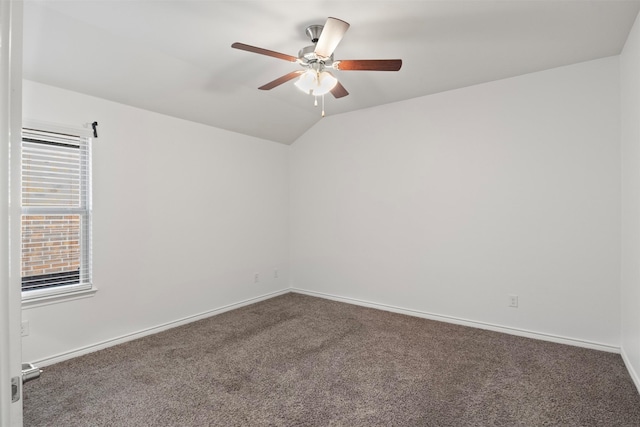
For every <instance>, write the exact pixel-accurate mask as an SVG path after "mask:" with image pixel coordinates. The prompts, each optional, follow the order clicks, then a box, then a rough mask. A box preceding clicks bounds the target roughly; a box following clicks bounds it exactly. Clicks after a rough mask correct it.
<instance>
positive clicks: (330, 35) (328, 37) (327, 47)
mask: <svg viewBox="0 0 640 427" xmlns="http://www.w3.org/2000/svg"><path fill="white" fill-rule="evenodd" d="M348 29H349V24H348V23H346V22H344V21H342V20H340V19H337V18H328V19H327V22H326V23H325V24H324V28H323V29H322V33H320V38H319V39H318V43H317V44H316V49H315V53H316V55H318V56H321V57H324V58H329V57H330V56H331V55H332V54H333V51H334V50H336V46H338V43H340V40H342V37H344V33H346V32H347V30H348Z"/></svg>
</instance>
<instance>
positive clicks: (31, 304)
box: [22, 286, 98, 310]
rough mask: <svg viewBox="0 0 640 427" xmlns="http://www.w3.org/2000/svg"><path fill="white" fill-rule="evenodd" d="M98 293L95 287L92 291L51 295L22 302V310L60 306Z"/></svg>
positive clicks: (85, 290) (84, 290)
mask: <svg viewBox="0 0 640 427" xmlns="http://www.w3.org/2000/svg"><path fill="white" fill-rule="evenodd" d="M96 292H98V289H97V288H96V287H95V286H94V287H92V288H91V289H83V290H80V291H73V292H65V293H62V294H52V295H51V294H50V295H42V296H38V297H33V298H29V299H23V300H22V309H23V310H24V309H29V308H36V307H42V306H44V305H50V304H58V303H61V302H67V301H73V300H78V299H84V298H90V297H92V296H94V295H95V293H96Z"/></svg>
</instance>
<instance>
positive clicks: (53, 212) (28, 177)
mask: <svg viewBox="0 0 640 427" xmlns="http://www.w3.org/2000/svg"><path fill="white" fill-rule="evenodd" d="M90 166H91V149H90V138H85V137H80V136H77V135H65V134H59V133H53V132H46V131H40V130H34V129H23V132H22V291H23V299H28V298H32V297H38V296H43V295H49V294H58V293H64V292H69V291H76V290H81V289H88V288H91V286H92V285H91V173H90Z"/></svg>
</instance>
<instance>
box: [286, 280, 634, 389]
mask: <svg viewBox="0 0 640 427" xmlns="http://www.w3.org/2000/svg"><path fill="white" fill-rule="evenodd" d="M291 292H295V293H298V294H304V295H309V296H314V297H320V298H325V299H330V300H334V301H339V302H344V303H347V304H354V305H360V306H363V307H369V308H376V309H378V310H384V311H390V312H393V313H399V314H406V315H408V316H414V317H421V318H424V319H429V320H437V321H440V322H447V323H453V324H456V325H462V326H470V327H472V328H479V329H486V330H489V331H494V332H502V333H504V334H509V335H517V336H520V337H526V338H533V339H537V340H542V341H550V342H555V343H558V344H567V345H572V346H576V347H584V348H590V349H592V350H600V351H606V352H608V353H618V354H620V347H616V346H613V345H608V344H602V343H597V342H593V341H586V340H578V339H575V338H567V337H562V336H559V335H553V334H545V333H541V332H535V331H528V330H526V329H519V328H511V327H508V326H501V325H494V324H492V323H485V322H478V321H474V320H468V319H462V318H459V317H454V316H446V315H442V314H435V313H429V312H426V311H420V310H414V309H407V308H402V307H396V306H393V305H389V304H380V303H376V302H371V301H364V300H360V299H357V298H348V297H340V296H337V295H331V294H325V293H322V292H315V291H309V290H306V289H300V288H295V287H292V288H291ZM627 366H628V367H629V365H627ZM632 377H633V375H632ZM637 378H638V377H637V375H636V376H635V377H634V381H636V386H638V384H639V382H638V381H637ZM639 389H640V387H639Z"/></svg>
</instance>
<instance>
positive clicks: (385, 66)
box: [333, 59, 402, 71]
mask: <svg viewBox="0 0 640 427" xmlns="http://www.w3.org/2000/svg"><path fill="white" fill-rule="evenodd" d="M333 67H334V68H335V69H336V70H341V71H347V70H355V71H398V70H399V69H400V67H402V59H344V60H340V61H336V62H335V63H334V65H333Z"/></svg>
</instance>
